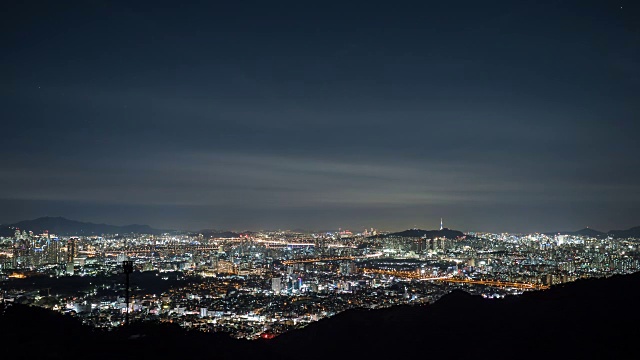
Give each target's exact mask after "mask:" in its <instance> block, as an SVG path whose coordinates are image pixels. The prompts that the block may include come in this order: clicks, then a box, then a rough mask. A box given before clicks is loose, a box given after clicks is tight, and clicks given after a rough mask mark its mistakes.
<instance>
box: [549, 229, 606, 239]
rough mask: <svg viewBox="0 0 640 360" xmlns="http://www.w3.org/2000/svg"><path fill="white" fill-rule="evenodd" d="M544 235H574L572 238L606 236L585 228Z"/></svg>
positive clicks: (600, 232)
mask: <svg viewBox="0 0 640 360" xmlns="http://www.w3.org/2000/svg"><path fill="white" fill-rule="evenodd" d="M545 235H574V236H591V237H604V236H607V233H604V232H602V231H598V230H594V229H591V228H588V227H587V228H584V229H580V230H578V231H558V232H553V233H545Z"/></svg>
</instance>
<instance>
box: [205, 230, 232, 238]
mask: <svg viewBox="0 0 640 360" xmlns="http://www.w3.org/2000/svg"><path fill="white" fill-rule="evenodd" d="M198 233H199V234H202V235H204V237H205V238H237V237H239V236H240V234H239V233H237V232H233V231H226V230H216V229H204V230H200V231H198Z"/></svg>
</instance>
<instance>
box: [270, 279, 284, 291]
mask: <svg viewBox="0 0 640 360" xmlns="http://www.w3.org/2000/svg"><path fill="white" fill-rule="evenodd" d="M271 291H273V292H274V293H276V294H278V293H280V291H282V278H280V277H274V278H271Z"/></svg>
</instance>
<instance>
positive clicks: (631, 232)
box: [607, 226, 640, 238]
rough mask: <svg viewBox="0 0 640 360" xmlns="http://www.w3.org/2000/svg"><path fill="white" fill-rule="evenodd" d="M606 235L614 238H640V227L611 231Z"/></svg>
mask: <svg viewBox="0 0 640 360" xmlns="http://www.w3.org/2000/svg"><path fill="white" fill-rule="evenodd" d="M607 234H608V235H609V236H612V237H615V238H630V237H635V238H640V226H636V227H632V228H630V229H627V230H611V231H609V232H608V233H607Z"/></svg>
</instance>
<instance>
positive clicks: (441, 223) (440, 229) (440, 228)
mask: <svg viewBox="0 0 640 360" xmlns="http://www.w3.org/2000/svg"><path fill="white" fill-rule="evenodd" d="M442 229H444V228H443V227H442V218H440V230H442Z"/></svg>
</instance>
